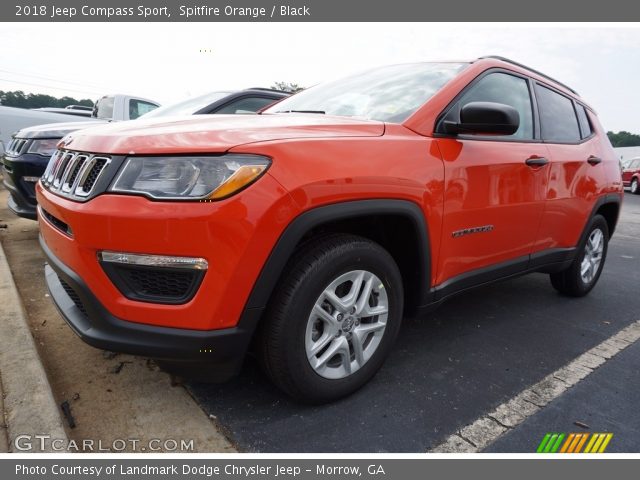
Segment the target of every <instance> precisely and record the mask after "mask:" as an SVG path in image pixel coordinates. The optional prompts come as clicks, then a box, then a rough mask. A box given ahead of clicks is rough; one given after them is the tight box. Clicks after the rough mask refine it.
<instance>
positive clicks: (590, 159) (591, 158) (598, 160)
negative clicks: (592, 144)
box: [587, 155, 602, 165]
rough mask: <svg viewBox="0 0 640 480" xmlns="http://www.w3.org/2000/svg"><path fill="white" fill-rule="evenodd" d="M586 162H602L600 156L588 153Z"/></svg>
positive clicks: (591, 163) (594, 163) (596, 163)
mask: <svg viewBox="0 0 640 480" xmlns="http://www.w3.org/2000/svg"><path fill="white" fill-rule="evenodd" d="M587 162H588V163H589V165H598V164H599V163H600V162H602V159H601V158H600V157H596V156H595V155H590V156H589V158H587Z"/></svg>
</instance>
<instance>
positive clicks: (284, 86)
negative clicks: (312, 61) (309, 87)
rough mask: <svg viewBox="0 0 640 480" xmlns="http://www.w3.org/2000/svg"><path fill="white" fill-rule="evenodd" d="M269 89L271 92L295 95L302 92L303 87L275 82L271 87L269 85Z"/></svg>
mask: <svg viewBox="0 0 640 480" xmlns="http://www.w3.org/2000/svg"><path fill="white" fill-rule="evenodd" d="M271 88H272V89H273V90H280V91H281V92H289V93H296V92H299V91H300V90H304V87H302V86H300V85H299V84H297V83H294V82H275V83H274V84H273V85H271Z"/></svg>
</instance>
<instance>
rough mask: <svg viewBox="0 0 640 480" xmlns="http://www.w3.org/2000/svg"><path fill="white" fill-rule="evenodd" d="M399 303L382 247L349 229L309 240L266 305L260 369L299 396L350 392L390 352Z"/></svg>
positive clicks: (396, 275)
mask: <svg viewBox="0 0 640 480" xmlns="http://www.w3.org/2000/svg"><path fill="white" fill-rule="evenodd" d="M402 309H403V290H402V278H401V276H400V272H399V270H398V267H397V265H396V263H395V261H394V260H393V258H392V257H391V255H389V253H388V252H387V251H386V250H384V249H383V248H382V247H381V246H380V245H378V244H376V243H374V242H372V241H370V240H368V239H365V238H362V237H357V236H354V235H331V236H328V237H325V238H324V239H319V240H317V241H313V242H311V243H309V244H307V245H306V246H304V247H302V249H301V250H300V251H298V252H297V253H296V254H295V256H294V258H293V259H292V262H291V265H290V268H288V269H287V271H286V272H285V274H284V275H283V279H282V280H281V283H280V285H279V287H278V288H277V291H276V292H275V294H274V297H273V299H272V301H271V303H270V306H269V309H268V312H267V316H266V318H265V322H264V324H263V325H262V331H261V339H260V340H261V341H260V349H261V359H262V363H263V365H264V368H265V370H266V371H267V373H268V374H269V376H270V377H271V379H272V380H273V382H274V383H275V384H276V385H277V386H278V387H280V388H281V389H282V390H284V391H285V392H286V393H288V394H289V395H291V396H292V397H294V398H296V399H297V400H300V401H304V402H307V403H323V402H328V401H332V400H335V399H338V398H340V397H343V396H345V395H348V394H350V393H352V392H354V391H355V390H357V389H358V388H360V387H361V386H362V385H363V384H364V383H366V382H367V381H368V380H369V379H370V378H371V377H372V376H373V375H374V374H375V373H376V372H377V370H378V369H379V368H380V366H381V365H382V363H383V362H384V360H385V358H386V357H387V356H388V354H389V352H390V351H391V347H392V345H393V342H394V340H395V338H396V336H397V334H398V331H399V328H400V322H401V319H402Z"/></svg>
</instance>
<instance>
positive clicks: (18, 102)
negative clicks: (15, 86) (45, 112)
mask: <svg viewBox="0 0 640 480" xmlns="http://www.w3.org/2000/svg"><path fill="white" fill-rule="evenodd" d="M0 105H4V106H5V107H18V108H44V107H57V108H64V107H66V106H67V105H86V106H87V107H92V106H93V101H92V100H90V99H88V98H83V99H82V100H77V99H75V98H73V97H62V98H56V97H52V96H51V95H44V94H42V93H27V94H25V93H24V92H23V91H22V90H15V91H11V92H4V91H2V90H0Z"/></svg>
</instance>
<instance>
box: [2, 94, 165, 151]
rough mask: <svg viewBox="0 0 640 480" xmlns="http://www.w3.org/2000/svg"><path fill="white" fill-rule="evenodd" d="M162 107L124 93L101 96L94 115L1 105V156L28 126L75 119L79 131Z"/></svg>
mask: <svg viewBox="0 0 640 480" xmlns="http://www.w3.org/2000/svg"><path fill="white" fill-rule="evenodd" d="M159 106H160V104H159V103H158V102H154V101H153V100H148V99H146V98H142V97H138V96H134V95H124V94H114V95H104V96H102V97H100V99H98V100H97V101H96V103H95V104H94V106H93V113H92V115H91V117H83V116H78V115H73V112H72V111H69V112H67V113H62V112H63V109H57V112H60V113H53V112H51V111H41V110H28V109H26V108H14V107H3V106H0V155H1V154H3V153H4V152H5V150H6V148H7V146H8V145H9V141H10V140H11V136H12V135H13V134H14V133H16V132H17V131H18V130H21V129H23V128H25V127H32V126H35V125H43V124H52V123H58V124H60V123H70V122H73V128H72V129H76V130H77V129H80V128H87V127H90V126H93V125H95V124H97V123H104V122H112V121H122V120H134V119H136V118H138V117H139V116H140V115H144V114H145V113H148V112H150V111H151V110H154V109H156V108H158V107H159ZM57 127H60V125H56V126H53V125H52V130H58V129H59V128H57Z"/></svg>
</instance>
